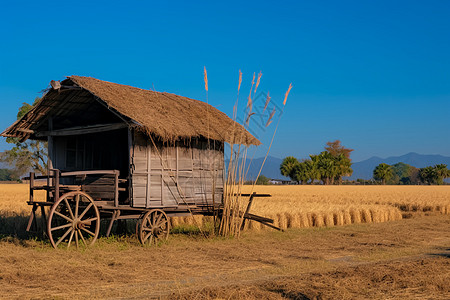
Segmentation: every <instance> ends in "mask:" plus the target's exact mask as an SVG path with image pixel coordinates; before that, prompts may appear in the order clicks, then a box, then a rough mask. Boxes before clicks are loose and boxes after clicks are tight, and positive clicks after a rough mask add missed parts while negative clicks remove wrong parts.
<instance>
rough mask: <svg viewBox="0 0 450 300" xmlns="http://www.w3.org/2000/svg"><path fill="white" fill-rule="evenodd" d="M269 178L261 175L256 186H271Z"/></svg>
mask: <svg viewBox="0 0 450 300" xmlns="http://www.w3.org/2000/svg"><path fill="white" fill-rule="evenodd" d="M269 180H270V179H269V178H267V177H266V176H264V175H260V176H259V177H258V180H256V184H257V185H268V184H269Z"/></svg>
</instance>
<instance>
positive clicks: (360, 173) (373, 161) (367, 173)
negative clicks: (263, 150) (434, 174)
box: [247, 152, 450, 180]
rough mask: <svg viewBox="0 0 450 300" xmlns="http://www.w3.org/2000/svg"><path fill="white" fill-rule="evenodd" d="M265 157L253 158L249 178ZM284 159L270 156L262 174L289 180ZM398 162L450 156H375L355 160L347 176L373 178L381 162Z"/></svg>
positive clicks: (423, 162) (424, 162) (448, 160)
mask: <svg viewBox="0 0 450 300" xmlns="http://www.w3.org/2000/svg"><path fill="white" fill-rule="evenodd" d="M263 160H264V158H262V157H261V158H256V159H253V161H252V163H251V165H250V168H249V171H248V175H247V179H254V178H256V176H257V174H258V172H259V169H260V167H261V164H262V162H263ZM282 161H283V160H282V159H281V158H276V157H273V156H268V157H267V160H266V163H265V164H264V167H263V169H262V172H261V174H262V175H264V176H266V177H269V178H274V179H284V180H287V179H288V178H286V177H284V176H281V174H280V164H281V162H282ZM249 162H250V160H248V161H247V166H248V164H249ZM398 162H403V163H405V164H408V165H411V166H414V167H416V168H423V167H427V166H434V165H437V164H446V165H447V166H450V157H447V156H442V155H437V154H435V155H425V154H418V153H414V152H411V153H408V154H405V155H401V156H391V157H387V158H380V157H377V156H373V157H371V158H369V159H366V160H363V161H360V162H355V163H353V164H352V169H353V175H352V176H350V177H347V179H350V180H356V179H358V178H361V179H371V178H372V175H373V169H375V167H376V166H377V165H379V164H381V163H386V164H389V165H393V164H396V163H398Z"/></svg>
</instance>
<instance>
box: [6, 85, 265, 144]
mask: <svg viewBox="0 0 450 300" xmlns="http://www.w3.org/2000/svg"><path fill="white" fill-rule="evenodd" d="M61 86H62V88H64V87H66V88H68V87H75V88H78V89H80V88H81V89H80V90H82V92H84V93H86V91H87V92H89V93H90V94H91V95H93V96H94V97H95V99H96V100H97V101H99V102H102V104H104V105H105V106H107V107H108V108H109V109H110V110H112V111H113V112H114V113H115V114H118V115H120V116H122V117H123V120H125V121H126V122H127V123H129V125H130V126H135V127H137V128H138V129H140V130H142V131H144V132H146V133H147V134H153V135H155V136H158V137H159V138H161V139H162V140H165V141H174V140H178V139H180V138H181V139H190V138H194V137H205V138H209V139H213V140H218V141H223V142H227V143H234V144H246V145H259V144H260V142H259V141H258V139H256V138H255V137H254V136H253V135H251V134H250V133H249V132H248V131H247V130H245V129H244V127H243V126H242V125H240V124H238V123H236V122H235V121H233V120H232V119H230V118H229V117H228V116H227V115H226V114H224V113H223V112H221V111H219V110H218V109H216V108H214V107H213V106H211V105H209V104H207V103H205V102H202V101H198V100H194V99H190V98H186V97H182V96H178V95H175V94H170V93H166V92H164V93H161V92H155V91H151V90H144V89H140V88H135V87H131V86H128V85H122V84H117V83H112V82H107V81H102V80H98V79H95V78H91V77H82V76H70V77H67V79H66V80H64V81H62V82H61ZM80 93H81V92H80ZM61 94H63V93H61ZM79 95H80V96H81V95H82V94H79ZM58 97H59V90H58V91H57V92H55V90H54V89H52V90H50V91H49V92H48V93H47V94H46V95H45V96H44V97H43V99H42V100H41V101H40V102H39V103H38V104H37V105H36V106H35V107H34V108H33V109H32V110H31V111H30V112H29V113H27V114H26V115H25V116H24V117H23V118H22V119H21V120H18V121H17V122H15V123H14V124H13V125H12V126H10V127H9V128H8V129H6V130H5V131H4V132H3V133H2V135H3V136H19V137H21V138H22V139H24V138H30V137H31V138H33V134H34V132H33V130H32V129H33V127H34V128H36V124H39V121H40V119H42V118H43V117H45V114H47V113H48V112H49V110H50V109H52V108H55V106H56V105H60V103H61V102H63V101H64V100H59V102H58V101H57V98H58ZM47 98H48V99H47ZM72 98H73V97H72ZM58 103H59V104H58Z"/></svg>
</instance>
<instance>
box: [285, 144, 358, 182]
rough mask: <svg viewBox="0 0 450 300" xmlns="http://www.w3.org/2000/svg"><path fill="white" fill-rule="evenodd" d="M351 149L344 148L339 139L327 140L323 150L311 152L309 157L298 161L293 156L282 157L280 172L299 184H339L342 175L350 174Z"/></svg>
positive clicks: (351, 171)
mask: <svg viewBox="0 0 450 300" xmlns="http://www.w3.org/2000/svg"><path fill="white" fill-rule="evenodd" d="M352 151H353V149H349V148H345V147H344V146H342V145H341V141H339V140H336V141H333V142H327V144H326V146H325V151H322V152H321V153H320V154H312V155H310V156H309V159H303V160H301V161H299V160H298V159H297V158H295V157H293V156H288V157H286V158H284V159H283V162H282V163H281V165H280V172H281V174H282V175H283V176H286V177H289V178H290V179H291V180H292V181H296V182H297V183H299V184H314V182H316V180H317V181H321V182H322V184H341V183H342V177H344V176H351V175H352V173H353V170H352V168H351V166H352V161H351V159H350V153H351V152H352Z"/></svg>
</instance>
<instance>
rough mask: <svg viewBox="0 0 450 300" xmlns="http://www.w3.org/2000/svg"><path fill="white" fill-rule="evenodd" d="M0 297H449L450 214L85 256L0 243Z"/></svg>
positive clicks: (123, 245)
mask: <svg viewBox="0 0 450 300" xmlns="http://www.w3.org/2000/svg"><path fill="white" fill-rule="evenodd" d="M0 297H3V298H20V299H23V298H29V299H38V298H39V299H41V298H49V299H65V298H70V299H74V298H75V299H77V298H80V299H81V298H94V299H96V298H97V299H103V298H108V299H109V298H112V299H147V298H170V299H174V298H175V299H216V298H219V299H255V298H259V299H368V298H370V299H399V298H400V299H402V298H403V299H416V298H417V299H419V298H420V299H449V298H450V216H448V215H447V216H443V215H433V216H421V217H413V218H410V219H404V220H401V221H395V222H387V223H374V224H359V225H349V226H342V227H333V228H308V229H289V230H287V231H286V232H284V233H281V232H276V231H263V232H247V233H245V234H244V236H243V237H241V238H240V239H222V238H210V239H204V238H203V237H201V236H199V235H192V236H188V235H183V234H178V235H172V236H171V237H170V239H169V241H168V242H167V243H165V244H163V245H161V246H159V247H146V248H144V247H141V246H140V245H139V244H138V241H137V240H135V239H134V238H133V237H115V238H102V239H100V240H99V242H98V243H97V244H95V245H94V246H93V247H92V248H89V249H85V250H83V251H76V250H75V249H74V250H54V249H53V248H50V246H49V244H48V243H47V242H45V241H39V240H35V239H17V238H13V237H4V238H2V240H1V241H0Z"/></svg>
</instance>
